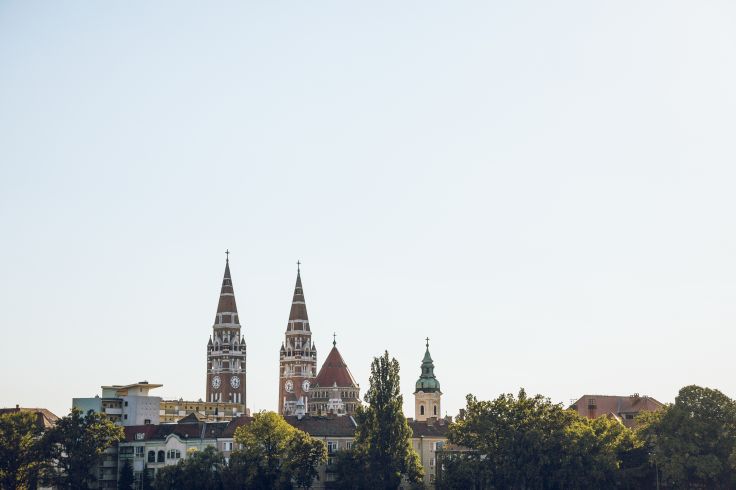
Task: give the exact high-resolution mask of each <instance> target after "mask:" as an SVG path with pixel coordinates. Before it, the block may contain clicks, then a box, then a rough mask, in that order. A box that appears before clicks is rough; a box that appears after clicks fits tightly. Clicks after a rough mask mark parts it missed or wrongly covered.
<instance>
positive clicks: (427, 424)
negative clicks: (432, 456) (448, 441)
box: [408, 419, 450, 437]
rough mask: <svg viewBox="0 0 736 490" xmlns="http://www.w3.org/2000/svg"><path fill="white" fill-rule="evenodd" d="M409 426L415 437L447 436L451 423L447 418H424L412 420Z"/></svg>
mask: <svg viewBox="0 0 736 490" xmlns="http://www.w3.org/2000/svg"><path fill="white" fill-rule="evenodd" d="M408 422H409V427H411V430H412V432H413V437H447V434H448V433H449V430H450V424H449V423H447V421H446V420H445V419H434V420H423V421H421V422H419V421H416V420H410V421H408Z"/></svg>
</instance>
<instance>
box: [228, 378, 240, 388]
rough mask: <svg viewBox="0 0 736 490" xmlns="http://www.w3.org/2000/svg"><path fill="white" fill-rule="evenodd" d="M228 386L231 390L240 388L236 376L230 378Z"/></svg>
mask: <svg viewBox="0 0 736 490" xmlns="http://www.w3.org/2000/svg"><path fill="white" fill-rule="evenodd" d="M230 386H232V387H233V388H237V387H238V386H240V378H238V377H237V376H233V377H232V378H230Z"/></svg>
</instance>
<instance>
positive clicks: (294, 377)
mask: <svg viewBox="0 0 736 490" xmlns="http://www.w3.org/2000/svg"><path fill="white" fill-rule="evenodd" d="M315 376H317V349H316V348H315V347H314V344H313V343H312V331H311V330H310V329H309V317H308V316H307V305H306V303H305V302H304V290H303V289H302V277H301V270H300V269H299V262H297V272H296V286H295V287H294V298H293V299H292V301H291V312H290V313H289V322H288V323H287V324H286V335H285V339H284V342H283V343H282V344H281V351H280V354H279V403H278V407H279V413H280V414H282V415H294V414H295V412H296V407H297V402H299V401H301V402H302V403H303V404H304V406H305V410H307V411H308V410H309V409H308V408H306V407H308V404H309V396H310V391H309V390H310V389H311V387H312V384H313V383H314V378H315Z"/></svg>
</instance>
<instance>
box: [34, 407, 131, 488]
mask: <svg viewBox="0 0 736 490" xmlns="http://www.w3.org/2000/svg"><path fill="white" fill-rule="evenodd" d="M124 435H125V432H124V431H123V428H122V427H119V426H117V425H115V424H113V423H112V422H111V421H110V420H109V419H108V418H107V417H105V415H103V414H99V413H94V412H93V411H91V410H90V411H89V412H88V413H87V414H86V415H84V414H82V412H81V411H80V410H78V409H76V408H73V409H72V411H71V412H70V413H69V415H67V416H66V417H62V418H60V419H59V420H58V421H57V422H56V425H55V426H54V427H53V428H51V429H49V430H48V431H47V432H46V433H45V434H44V437H43V444H44V446H45V449H46V450H47V451H48V454H49V456H50V459H51V463H52V464H51V467H50V472H49V482H50V483H51V484H52V485H55V486H57V487H60V488H71V489H74V490H78V489H86V488H89V485H90V483H91V482H92V481H93V480H94V474H93V473H92V471H94V469H95V468H96V467H97V465H98V464H99V462H100V458H101V456H102V453H103V452H104V451H105V449H107V448H109V447H110V446H112V445H113V444H114V443H116V442H118V441H120V440H122V439H123V437H124Z"/></svg>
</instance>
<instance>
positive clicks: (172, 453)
mask: <svg viewBox="0 0 736 490" xmlns="http://www.w3.org/2000/svg"><path fill="white" fill-rule="evenodd" d="M180 458H181V452H180V451H179V450H178V449H169V451H168V452H167V453H166V459H180Z"/></svg>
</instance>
